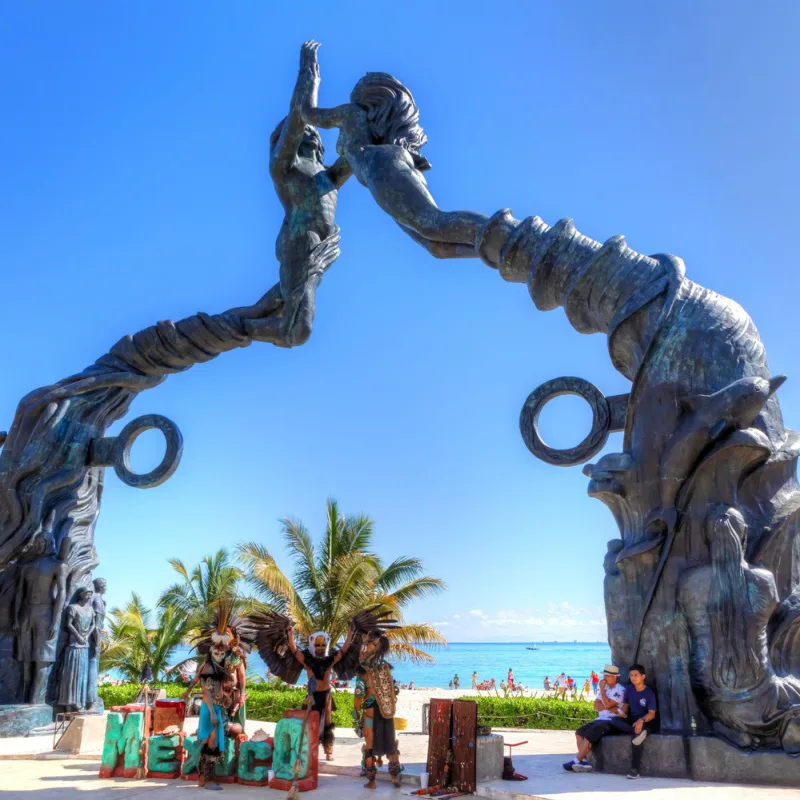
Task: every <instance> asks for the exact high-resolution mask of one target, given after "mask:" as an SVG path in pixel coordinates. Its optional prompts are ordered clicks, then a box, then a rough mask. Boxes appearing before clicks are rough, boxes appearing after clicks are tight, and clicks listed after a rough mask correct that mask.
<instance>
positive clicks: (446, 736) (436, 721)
mask: <svg viewBox="0 0 800 800" xmlns="http://www.w3.org/2000/svg"><path fill="white" fill-rule="evenodd" d="M452 711H453V701H452V700H435V699H432V700H431V709H430V734H429V737H428V773H429V778H428V786H431V787H433V786H444V785H445V782H446V781H447V779H448V773H447V770H446V766H447V763H448V758H447V756H448V753H449V752H450V734H451V730H452Z"/></svg>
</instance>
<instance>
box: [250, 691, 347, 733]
mask: <svg viewBox="0 0 800 800" xmlns="http://www.w3.org/2000/svg"><path fill="white" fill-rule="evenodd" d="M305 696H306V690H305V689H299V688H295V687H288V686H285V687H284V688H282V689H275V688H272V687H269V686H266V685H265V684H257V685H255V686H253V685H249V686H248V687H247V718H248V719H257V720H260V721H262V722H277V721H278V720H279V719H281V717H283V712H284V711H288V710H290V709H301V708H302V707H303V700H304V699H305ZM333 699H334V701H335V703H336V711H334V712H333V722H334V724H335V725H336V726H337V727H340V728H352V727H353V716H352V712H353V695H352V694H351V693H349V692H336V691H334V693H333Z"/></svg>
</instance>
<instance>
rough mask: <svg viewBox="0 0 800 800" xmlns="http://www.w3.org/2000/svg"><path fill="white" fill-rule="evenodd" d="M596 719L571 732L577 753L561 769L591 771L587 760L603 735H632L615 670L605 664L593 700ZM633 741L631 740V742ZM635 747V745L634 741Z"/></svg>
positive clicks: (623, 688) (623, 696)
mask: <svg viewBox="0 0 800 800" xmlns="http://www.w3.org/2000/svg"><path fill="white" fill-rule="evenodd" d="M594 707H595V710H596V711H597V712H598V714H597V719H595V720H592V721H591V722H587V723H586V724H585V725H582V726H581V727H580V728H578V730H577V731H575V739H576V740H577V742H578V754H577V756H576V757H575V758H574V759H573V760H572V761H567V762H566V763H565V764H564V765H563V766H564V769H565V770H567V772H591V769H592V765H591V764H590V763H589V762H588V761H587V758H588V757H589V753H590V752H591V750H592V747H593V746H594V745H596V744H597V743H598V742H599V741H600V740H601V739H602V738H603V737H604V736H611V735H615V734H616V735H619V734H628V735H630V734H632V733H633V732H634V731H633V728H632V726H631V725H630V724H629V723H628V722H626V720H625V718H626V717H627V716H628V709H627V707H626V706H625V687H624V686H623V685H622V684H621V683H620V682H619V667H617V666H615V665H614V664H606V666H605V669H604V670H603V680H601V681H600V687H599V691H598V693H597V697H596V698H595V701H594ZM634 741H635V740H634ZM636 744H639V743H638V742H636Z"/></svg>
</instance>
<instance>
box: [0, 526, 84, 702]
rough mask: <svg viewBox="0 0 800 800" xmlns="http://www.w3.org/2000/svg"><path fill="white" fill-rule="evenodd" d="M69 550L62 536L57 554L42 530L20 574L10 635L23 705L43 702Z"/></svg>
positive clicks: (68, 541)
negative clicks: (19, 678)
mask: <svg viewBox="0 0 800 800" xmlns="http://www.w3.org/2000/svg"><path fill="white" fill-rule="evenodd" d="M69 548H70V539H69V537H64V539H62V541H61V547H60V548H59V553H58V555H56V551H55V541H54V539H53V534H52V532H51V531H49V530H47V531H42V532H41V533H39V534H38V535H37V536H36V537H35V539H34V541H33V545H32V547H31V549H30V550H29V553H28V556H27V559H28V560H27V561H26V562H25V564H24V565H23V567H22V569H21V571H20V577H19V583H18V586H17V591H16V594H15V596H14V616H13V633H14V637H15V640H16V654H15V657H16V660H17V661H19V662H21V665H22V698H23V700H24V702H26V703H31V704H41V703H44V701H45V692H46V689H47V681H48V676H49V674H50V669H51V667H52V665H53V663H54V662H55V660H56V647H57V644H58V633H59V628H60V625H61V613H62V611H63V609H64V603H65V600H66V592H67V558H68V556H69Z"/></svg>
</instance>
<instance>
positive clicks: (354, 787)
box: [0, 721, 800, 800]
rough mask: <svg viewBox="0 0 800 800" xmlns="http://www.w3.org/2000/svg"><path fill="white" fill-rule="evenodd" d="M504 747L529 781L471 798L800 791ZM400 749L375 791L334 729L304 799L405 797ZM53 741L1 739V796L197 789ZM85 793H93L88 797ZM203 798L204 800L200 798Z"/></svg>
mask: <svg viewBox="0 0 800 800" xmlns="http://www.w3.org/2000/svg"><path fill="white" fill-rule="evenodd" d="M250 726H252V728H251V729H252V730H255V729H256V728H258V727H263V728H264V729H265V730H267V731H269V732H271V731H272V730H273V729H274V723H260V722H257V721H250V724H249V726H248V727H250ZM502 733H503V735H504V737H505V739H506V741H509V742H519V741H523V740H527V744H524V745H522V746H520V747H517V748H515V755H514V765H515V767H516V769H517V771H519V772H521V773H523V774H525V775H527V776H528V778H529V779H528V780H527V781H525V782H520V783H508V782H506V781H492V782H490V783H485V784H481V785H479V787H478V791H477V793H476V794H477V796H478V797H485V798H490V800H520V798H526V800H527V799H529V798H548V800H577V798H579V797H580V798H583V800H586V798H587V797H589V798H590V800H610V799H611V798H619V797H623V798H625V800H790V799H791V800H798V798H800V790H795V789H772V788H765V787H759V786H733V785H729V784H720V783H694V782H691V781H681V780H671V779H666V778H640V779H639V780H638V781H629V780H627V779H626V778H624V777H622V776H619V775H604V774H599V773H589V774H571V773H567V772H565V771H564V770H563V769H562V768H561V764H562V762H563V761H566V760H567V758H568V757H569V756H570V755H571V754H572V750H573V745H574V742H575V738H574V735H573V734H572V733H571V732H569V731H532V730H523V731H520V730H516V731H502ZM399 738H400V749H401V753H402V758H403V763H404V764H405V766H406V772H405V773H404V775H403V787H402V788H401V789H394V788H393V787H392V785H391V784H390V783H389V781H388V777H389V776H388V775H387V774H386V769H385V767H384V769H383V770H381V772H380V773H379V778H381V780H379V782H378V789H377V790H376V791H375V792H369V791H367V790H366V789H364V788H363V783H364V780H363V779H362V778H361V777H360V776H359V771H360V761H361V740H359V739H357V738H356V737H355V735H354V734H353V732H352V731H350V730H344V729H342V730H340V731H339V737H338V740H337V746H336V761H334V762H332V763H325V762H321V764H320V772H321V773H322V774H321V775H320V785H319V789H318V790H317V791H316V792H315V793H314V794H313V795H309V797H310V798H319V800H327V799H328V798H347V799H348V800H361V798H370V797H404V796H407V795H408V794H409V793H410V792H411V791H412V790H413V789H415V788H417V786H418V785H419V779H418V775H419V773H420V772H422V771H424V764H425V759H426V755H427V748H428V738H427V736H424V735H422V734H419V733H405V734H402V733H401V734H400V735H399ZM51 748H52V737H49V736H39V737H27V738H22V737H20V738H16V739H4V740H0V794H7V793H12V796H14V795H16V796H19V797H25V796H30V797H31V800H89V798H91V800H128V798H145V797H146V798H148V800H173V799H174V798H182V799H183V800H188V798H190V797H196V796H197V795H198V792H199V791H200V790H199V789H198V788H197V786H196V785H195V784H194V783H190V782H188V781H182V780H156V779H144V780H138V781H137V780H128V779H124V778H115V779H107V780H101V779H100V778H98V777H97V772H98V770H99V767H100V757H99V751H97V752H85V753H83V754H81V755H80V756H77V757H65V756H63V755H62V756H61V757H54V756H55V755H56V754H54V753H53V751H52V749H51ZM86 792H91V795H87V794H86ZM224 792H225V794H222V793H220V797H229V798H231V800H251V799H252V800H255V798H258V799H259V800H265V799H266V800H268V798H270V797H275V798H281V797H285V792H279V791H276V790H270V789H266V788H263V787H250V786H240V785H238V784H233V785H227V786H225V788H224ZM202 796H206V795H205V794H203V795H202Z"/></svg>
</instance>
